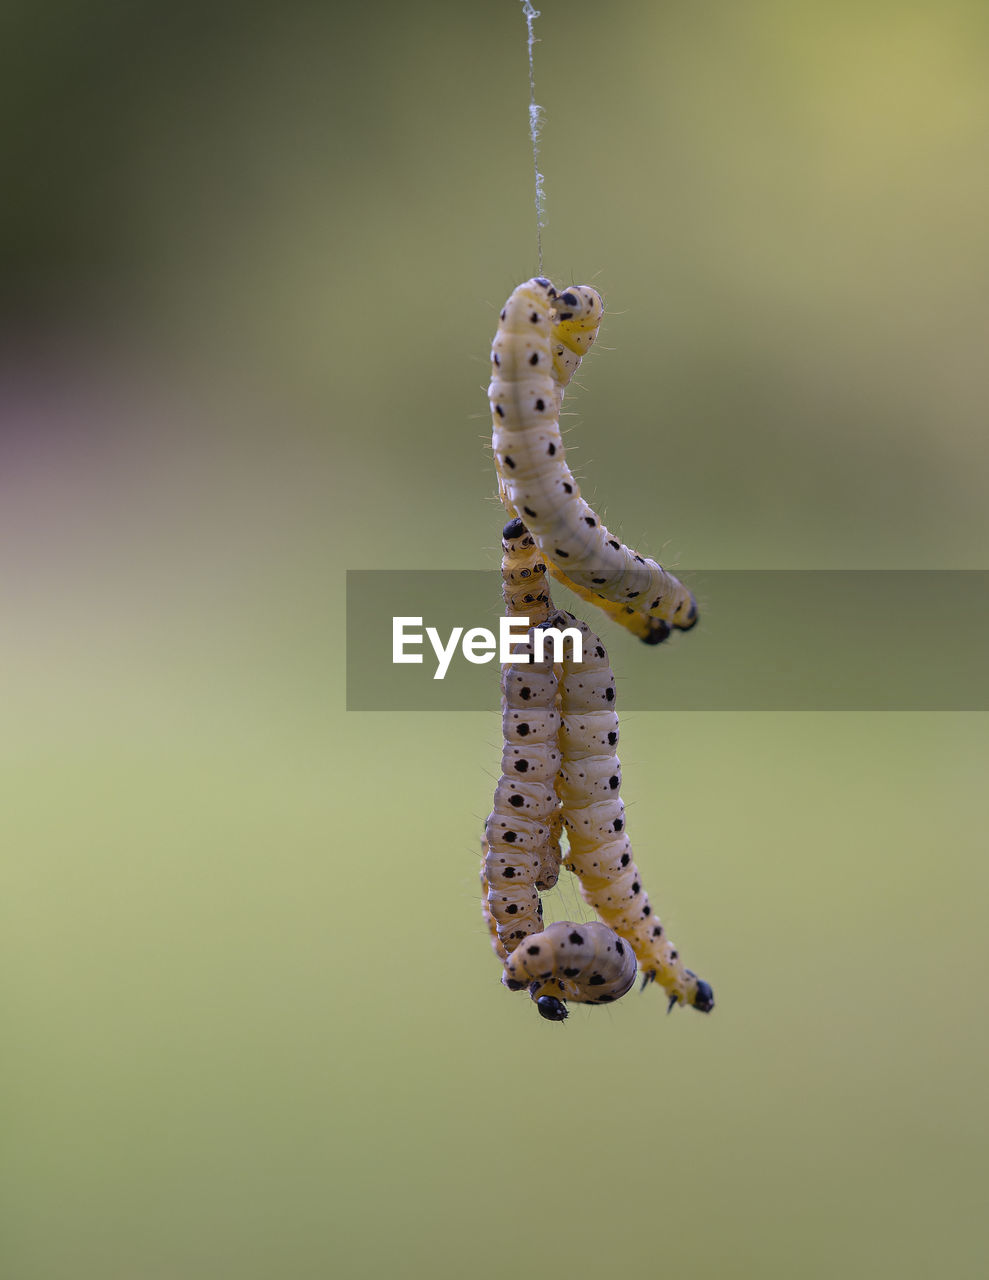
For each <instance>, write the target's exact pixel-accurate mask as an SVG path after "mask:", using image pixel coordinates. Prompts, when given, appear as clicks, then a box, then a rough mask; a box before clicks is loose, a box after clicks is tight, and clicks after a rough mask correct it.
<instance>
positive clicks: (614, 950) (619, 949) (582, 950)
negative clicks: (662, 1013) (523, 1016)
mask: <svg viewBox="0 0 989 1280" xmlns="http://www.w3.org/2000/svg"><path fill="white" fill-rule="evenodd" d="M635 974H636V964H635V954H634V952H633V951H632V948H631V947H630V946H628V945H627V944H626V943H624V942H622V940H621V938H619V937H618V936H617V935H616V934H615V933H614V932H613V931H612V930H611V929H609V928H608V927H607V925H604V924H598V923H596V922H595V923H592V924H573V923H571V922H570V921H568V920H561V921H559V922H558V923H556V924H551V925H547V927H546V928H545V929H544V930H543V931H542V933H535V934H533V935H532V936H531V937H528V938H526V940H525V942H523V943H522V945H521V946H520V947H517V948H516V950H515V951H513V952H512V954H511V955H510V956H509V957H508V959H507V961H506V963H505V979H504V981H505V985H506V986H507V987H508V988H509V990H511V991H521V990H523V989H524V988H526V987H527V988H528V990H529V994H530V996H531V997H532V999H533V1000H535V1001H536V1004H537V1007H538V1009H539V1012H540V1013H541V1014H542V1016H543V1017H544V1018H548V1019H549V1020H550V1021H553V1022H559V1021H562V1020H563V1018H565V1017H566V1009H565V1008H564V1009H563V1013H562V1015H560V1014H559V1009H558V1006H559V1005H560V1004H561V1002H562V1001H564V1000H573V1001H575V1002H576V1003H578V1004H612V1003H613V1002H614V1001H615V1000H619V999H621V997H622V996H623V995H624V994H625V993H626V991H628V990H630V989H631V987H632V985H633V984H634V982H635Z"/></svg>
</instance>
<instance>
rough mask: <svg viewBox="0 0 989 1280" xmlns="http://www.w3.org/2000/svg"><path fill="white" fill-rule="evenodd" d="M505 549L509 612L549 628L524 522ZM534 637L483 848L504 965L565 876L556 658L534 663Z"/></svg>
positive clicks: (485, 882)
mask: <svg viewBox="0 0 989 1280" xmlns="http://www.w3.org/2000/svg"><path fill="white" fill-rule="evenodd" d="M502 547H503V560H502V592H503V595H504V598H505V605H506V612H507V613H508V615H509V616H513V617H524V616H528V617H529V618H530V621H534V622H535V623H539V622H544V621H545V620H546V618H547V617H548V615H549V613H550V609H551V607H552V602H551V601H550V598H549V590H548V587H547V585H546V566H545V565H544V564H542V563H541V562H540V561H539V559H538V554H537V551H536V547H535V543H534V542H533V540H532V538H531V537H530V536H529V534H528V531H527V530H526V528H525V526H524V525H523V524H522V522H521V521H520V520H516V521H509V523H508V524H507V525H506V526H505V530H504V533H503V536H502ZM533 583H536V584H541V585H537V586H535V587H534V586H533ZM533 635H534V627H533V628H530V631H529V635H528V638H527V639H526V640H525V641H522V642H520V643H519V644H517V645H516V646H515V650H514V651H515V653H516V656H519V657H522V656H524V657H527V658H528V659H529V661H528V662H518V663H514V662H513V663H509V664H507V665H505V666H504V667H502V672H501V708H502V736H503V741H504V747H503V751H502V761H501V777H500V778H499V779H498V785H497V786H496V788H495V794H494V804H493V808H492V811H491V813H490V815H489V816H488V820H487V822H486V824H485V830H484V844H483V846H482V872H481V878H482V890H483V902H484V907H483V911H484V914H485V919H486V920H487V922H488V928H489V930H490V931H491V934H492V942H493V943H494V945H495V952H496V954H498V955H499V956H500V958H501V959H504V958H505V956H507V955H508V954H510V953H511V952H512V951H513V950H514V949H515V947H517V946H518V944H519V943H520V942H521V941H522V939H523V938H526V937H528V935H529V934H531V933H536V932H538V931H539V930H541V929H542V904H541V903H540V901H539V894H538V890H539V889H549V888H552V886H553V885H554V884H556V881H557V877H558V876H559V870H560V833H561V831H562V825H563V823H562V813H561V811H560V807H559V799H558V797H557V794H556V775H557V771H558V769H559V764H560V752H559V746H558V743H557V737H558V734H559V728H560V713H559V711H558V710H557V706H556V703H557V696H558V687H559V681H558V678H557V675H556V671H555V669H554V666H553V661H552V658H551V657H548V656H547V657H545V658H544V660H543V661H542V662H539V663H537V662H535V661H534V660H533V659H534V646H533ZM502 951H504V953H505V954H504V955H501V952H502Z"/></svg>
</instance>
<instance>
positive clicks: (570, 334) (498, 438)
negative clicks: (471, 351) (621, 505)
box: [488, 277, 697, 644]
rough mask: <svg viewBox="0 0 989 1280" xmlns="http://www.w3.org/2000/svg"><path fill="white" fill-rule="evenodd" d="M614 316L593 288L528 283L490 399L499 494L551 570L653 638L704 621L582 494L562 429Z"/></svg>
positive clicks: (503, 336) (503, 339)
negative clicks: (576, 384)
mask: <svg viewBox="0 0 989 1280" xmlns="http://www.w3.org/2000/svg"><path fill="white" fill-rule="evenodd" d="M603 312H604V304H603V302H602V300H601V295H600V294H599V293H598V292H597V290H595V289H592V288H591V287H590V286H589V285H575V286H571V287H570V288H568V289H566V290H565V291H563V292H562V293H558V292H557V290H556V289H555V288H554V287H553V285H552V284H551V283H550V281H549V280H546V279H545V278H543V277H536V278H534V279H532V280H527V281H526V282H525V283H524V284H521V285H519V286H518V288H517V289H515V290H514V291H513V293H512V294H511V296H510V297H509V299H508V301H507V303H506V304H505V307H504V309H503V311H502V312H501V316H500V319H499V324H498V330H497V333H496V334H495V338H494V342H493V344H492V348H491V382H490V384H489V386H488V399H489V401H490V404H491V414H492V422H493V432H492V446H493V449H494V457H495V466H496V468H497V471H498V479H499V494H500V496H501V499H502V501H503V502H504V504H505V506H506V508H507V509H508V510H509V511H510V512H511V513H512V514H513V515H515V516H518V517H520V518H523V519H524V521H525V524H526V527H527V528H528V530H529V532H530V533H531V534H532V537H533V539H534V541H535V543H536V545H537V546H538V548H539V550H540V552H541V553H542V555H543V557H544V558H545V560H546V562H547V564H548V567H549V569H550V571H551V572H552V573H553V574H554V576H555V577H557V578H559V579H560V581H562V582H563V583H564V584H565V585H566V586H568V587H571V588H572V589H573V590H575V591H576V592H577V593H578V594H579V595H580V596H582V597H583V598H584V599H586V600H590V601H593V602H594V603H595V604H598V605H600V606H601V607H602V608H604V609H605V611H606V612H607V613H608V614H609V615H610V616H611V617H613V618H614V619H615V620H616V621H618V622H620V623H621V624H622V625H623V626H626V627H628V628H629V630H631V631H633V633H634V634H636V635H638V636H639V637H640V638H641V639H643V640H645V641H647V642H648V643H650V644H655V643H657V642H658V641H660V640H663V639H665V638H666V636H667V635H669V633H670V627H671V626H672V627H677V628H680V629H681V630H687V629H689V628H690V627H692V626H693V625H694V624H695V623H696V621H697V605H696V602H695V601H694V598H693V596H692V595H691V594H690V592H689V591H688V590H687V588H686V587H684V586H683V584H682V583H680V582H679V581H678V580H677V579H676V578H675V577H674V576H673V575H672V574H670V573H667V571H666V570H665V569H664V568H663V567H662V565H660V564H658V563H657V562H656V561H655V560H649V559H646V558H645V557H643V556H641V555H639V554H638V553H637V552H636V551H633V550H632V548H630V547H627V546H625V544H624V543H622V542H621V541H620V540H619V539H617V538H615V537H613V536H612V534H610V533H609V531H608V530H607V528H605V526H604V525H603V524H602V523H601V521H600V520H599V519H598V517H597V515H596V513H595V512H594V511H593V509H592V508H591V507H590V506H589V505H588V503H587V502H585V501H584V499H583V498H582V497H581V496H580V487H579V485H578V484H577V482H576V480H575V479H574V477H573V473H572V472H571V470H570V468H569V467H568V466H567V463H566V450H565V449H564V446H563V439H562V436H561V435H560V426H559V420H560V409H561V405H562V403H563V392H564V389H565V387H566V386H567V385H568V384H569V382H570V380H571V378H572V377H573V374H574V372H575V371H576V369H577V368H578V366H579V365H580V362H581V359H582V357H583V356H584V355H585V354H586V353H587V351H588V350H589V348H590V346H591V344H592V343H593V342H594V339H595V337H596V336H597V332H598V329H599V327H600V324H601V317H602V315H603Z"/></svg>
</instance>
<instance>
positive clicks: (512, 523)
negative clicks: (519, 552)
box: [501, 516, 525, 542]
mask: <svg viewBox="0 0 989 1280" xmlns="http://www.w3.org/2000/svg"><path fill="white" fill-rule="evenodd" d="M501 536H502V537H503V538H504V539H505V541H506V542H514V541H515V539H516V538H524V537H525V525H524V524H523V523H522V521H521V520H520V519H519V518H518V516H515V518H514V519H513V520H509V522H508V524H506V525H505V527H504V529H502V531H501Z"/></svg>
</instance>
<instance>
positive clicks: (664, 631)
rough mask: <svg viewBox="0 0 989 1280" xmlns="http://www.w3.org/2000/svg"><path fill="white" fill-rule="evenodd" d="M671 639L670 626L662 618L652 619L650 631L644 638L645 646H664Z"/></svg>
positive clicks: (650, 620)
mask: <svg viewBox="0 0 989 1280" xmlns="http://www.w3.org/2000/svg"><path fill="white" fill-rule="evenodd" d="M669 638H670V624H669V623H668V622H664V621H663V619H662V618H650V619H649V630H648V631H647V632H646V634H645V635H644V636H643V637H642V643H643V644H662V643H663V641H664V640H668V639H669Z"/></svg>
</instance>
